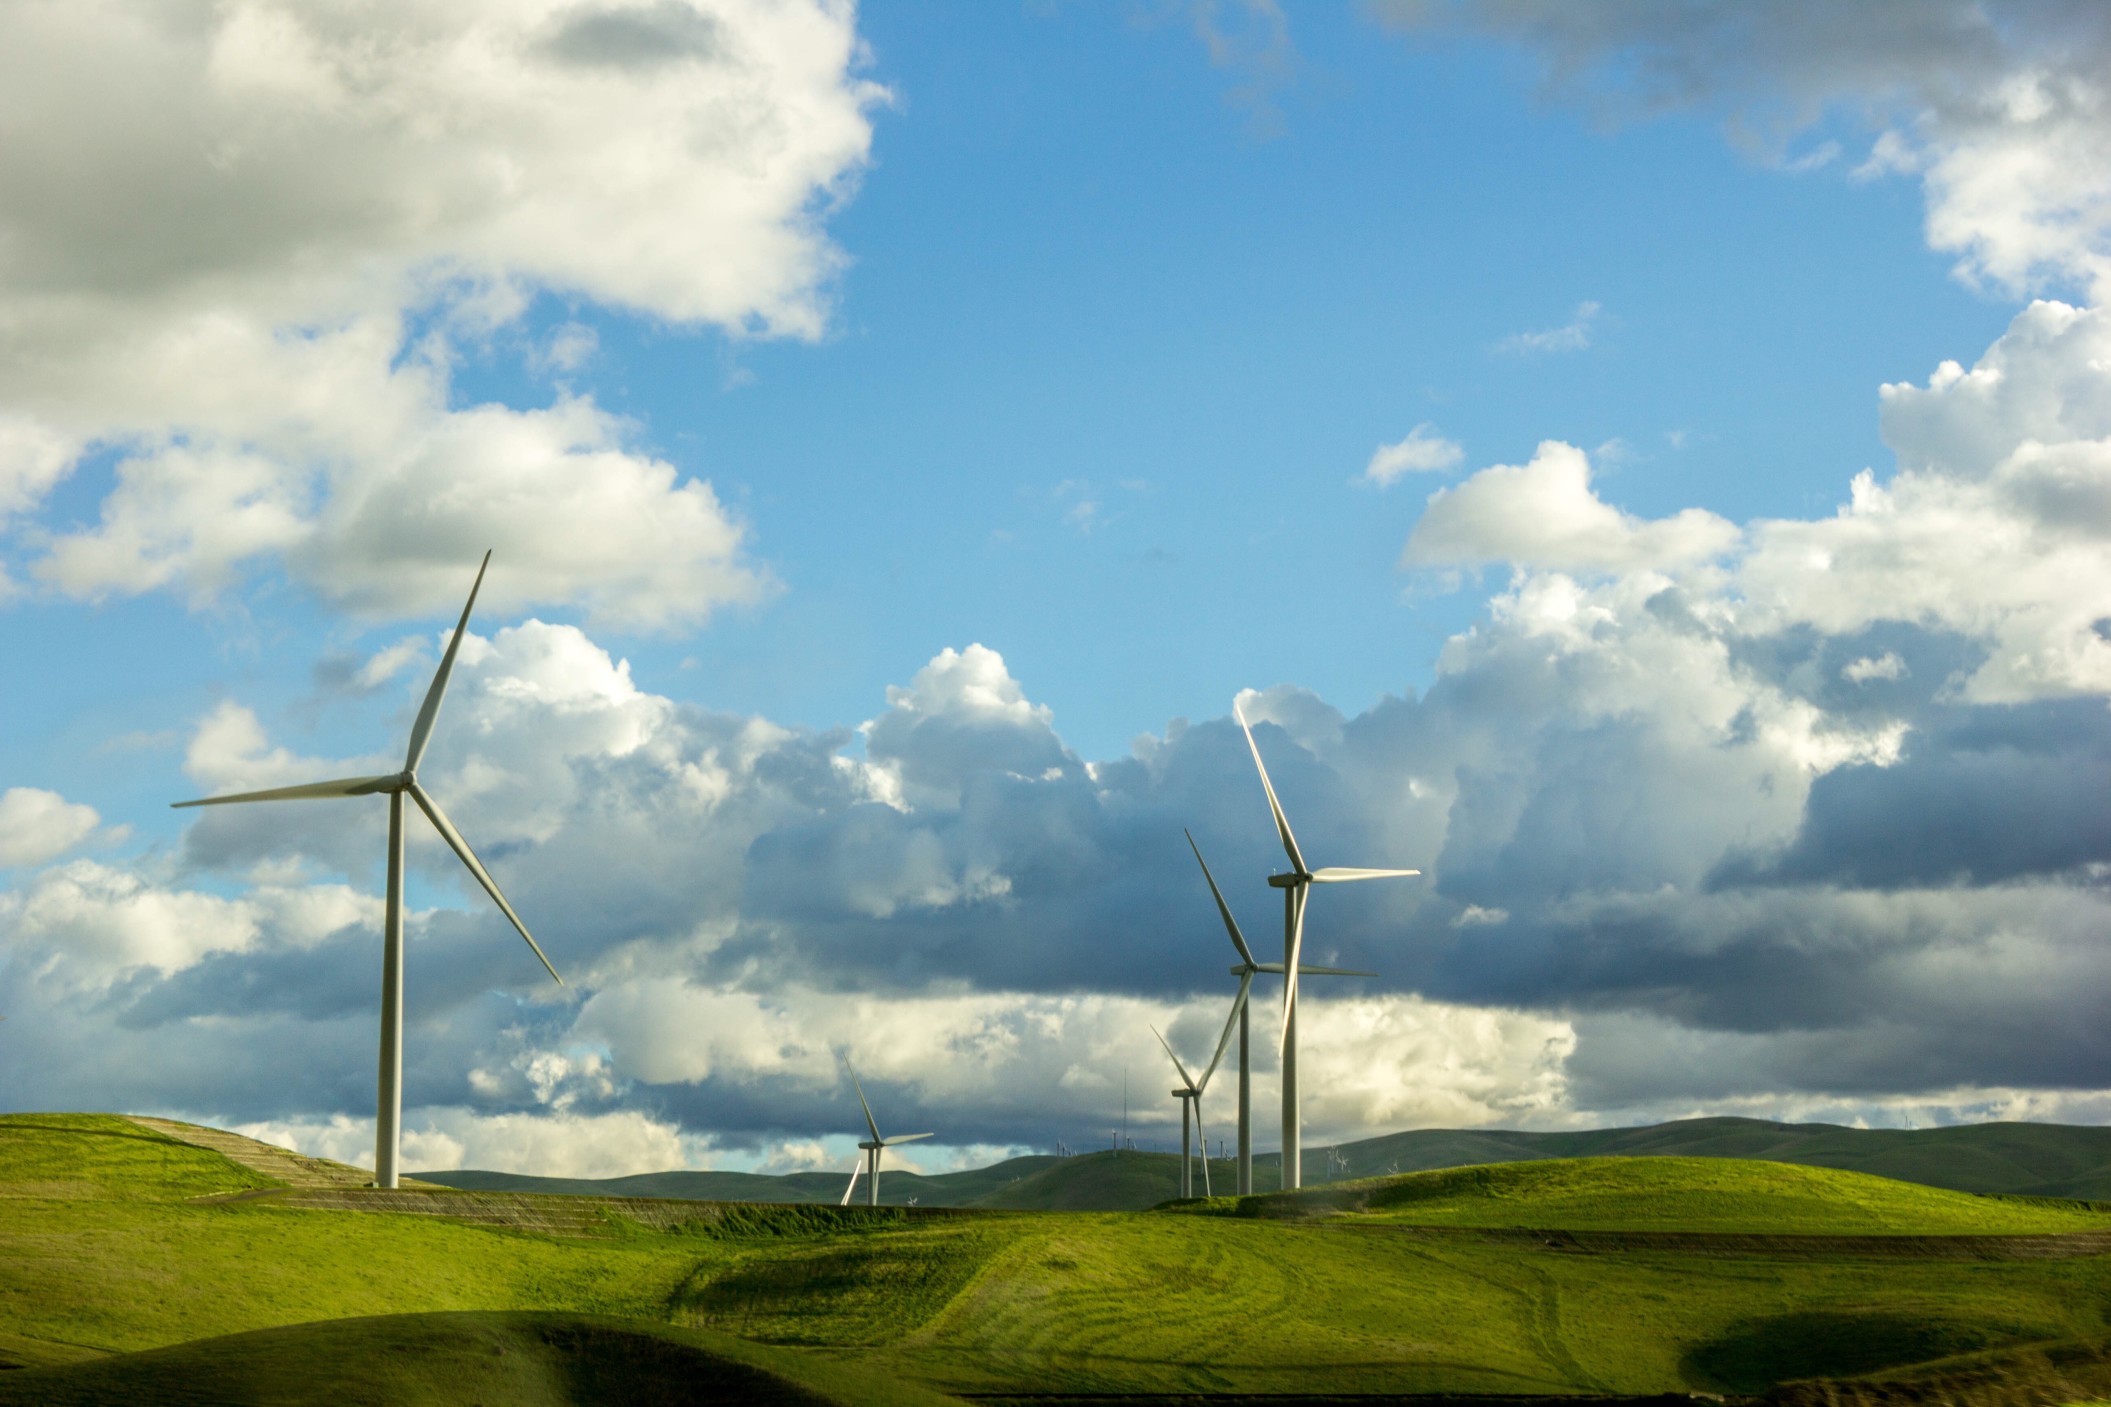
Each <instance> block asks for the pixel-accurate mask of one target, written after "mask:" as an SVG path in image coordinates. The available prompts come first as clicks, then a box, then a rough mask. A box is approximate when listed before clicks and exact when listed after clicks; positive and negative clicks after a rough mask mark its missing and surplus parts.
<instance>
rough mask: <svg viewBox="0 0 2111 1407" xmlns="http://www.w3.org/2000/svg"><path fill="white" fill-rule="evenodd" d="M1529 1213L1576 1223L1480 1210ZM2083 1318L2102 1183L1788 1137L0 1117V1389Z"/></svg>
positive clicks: (2108, 1305)
mask: <svg viewBox="0 0 2111 1407" xmlns="http://www.w3.org/2000/svg"><path fill="white" fill-rule="evenodd" d="M1106 1161H1107V1162H1108V1163H1109V1164H1113V1163H1121V1164H1124V1165H1125V1166H1124V1167H1122V1168H1120V1169H1110V1170H1105V1171H1102V1172H1098V1173H1094V1172H1092V1164H1091V1160H1090V1159H1088V1158H1073V1159H1068V1160H1064V1161H1063V1163H1062V1164H1060V1165H1051V1166H1049V1167H1045V1168H1041V1169H1038V1170H1036V1171H1035V1172H1032V1173H1030V1174H1029V1177H1045V1178H1048V1179H1050V1181H1049V1182H1048V1183H1047V1184H1046V1185H1045V1186H1044V1189H1043V1191H1042V1192H1040V1193H1035V1194H1034V1195H1046V1196H1050V1197H1057V1196H1064V1195H1074V1194H1075V1192H1076V1189H1071V1190H1070V1191H1069V1192H1066V1191H1065V1190H1064V1188H1063V1186H1062V1185H1061V1179H1062V1178H1063V1177H1064V1176H1065V1175H1068V1176H1070V1177H1073V1178H1079V1179H1084V1180H1087V1181H1090V1180H1093V1179H1097V1178H1112V1177H1122V1178H1131V1177H1138V1176H1145V1175H1149V1174H1150V1172H1151V1170H1152V1169H1153V1167H1154V1162H1153V1161H1152V1160H1149V1159H1146V1158H1143V1157H1132V1156H1129V1155H1124V1157H1123V1158H1121V1159H1115V1158H1113V1157H1112V1156H1111V1155H1108V1156H1107V1159H1106ZM1170 1162H1171V1160H1170V1159H1167V1160H1165V1164H1169V1163H1170ZM1163 1165H1164V1164H1156V1165H1155V1166H1163ZM1087 1174H1090V1177H1088V1176H1087ZM1026 1181H1028V1178H1021V1180H1020V1183H1018V1184H1014V1183H1010V1182H1006V1183H1004V1184H1003V1190H1004V1191H1005V1192H1006V1193H1007V1194H1008V1195H1012V1196H1019V1195H1022V1193H1021V1191H1020V1188H1021V1185H1022V1184H1024V1183H1025V1182H1026ZM1028 1191H1031V1189H1028ZM1293 1202H1298V1203H1308V1204H1309V1205H1307V1206H1306V1207H1305V1208H1304V1212H1303V1214H1299V1215H1277V1214H1273V1213H1272V1212H1269V1213H1268V1214H1263V1213H1264V1212H1267V1210H1268V1209H1269V1208H1272V1207H1273V1208H1280V1206H1281V1204H1285V1203H1293ZM451 1208H459V1211H453V1210H450V1209H451ZM508 1208H512V1209H513V1210H514V1211H515V1212H517V1213H518V1215H515V1216H513V1217H512V1218H511V1219H510V1220H509V1219H508V1218H507V1216H505V1215H500V1213H503V1212H505V1211H506V1209H508ZM1242 1210H1245V1211H1248V1212H1249V1213H1250V1214H1247V1215H1197V1214H1192V1213H1195V1212H1198V1211H1200V1212H1210V1211H1219V1212H1223V1211H1232V1212H1238V1211H1242ZM560 1212H561V1214H560ZM411 1213H415V1214H411ZM1550 1225H1565V1226H1569V1227H1571V1228H1575V1229H1576V1235H1577V1236H1578V1237H1584V1238H1586V1242H1587V1238H1589V1237H1590V1236H1593V1235H1595V1236H1597V1237H1598V1240H1597V1241H1596V1242H1588V1243H1585V1242H1578V1241H1577V1240H1576V1239H1574V1238H1570V1239H1568V1240H1563V1239H1562V1238H1560V1237H1542V1236H1540V1235H1538V1234H1531V1235H1526V1234H1522V1233H1519V1232H1516V1231H1514V1230H1510V1229H1508V1228H1514V1227H1519V1226H1524V1227H1535V1228H1542V1227H1548V1226H1550ZM1590 1227H1604V1228H1612V1229H1613V1232H1619V1233H1624V1234H1629V1235H1633V1236H1637V1237H1639V1236H1641V1235H1642V1234H1643V1233H1650V1232H1657V1233H1662V1232H1666V1231H1678V1232H1685V1233H1688V1241H1687V1242H1682V1243H1679V1244H1674V1245H1666V1244H1648V1245H1644V1244H1639V1243H1637V1244H1636V1245H1633V1246H1628V1245H1623V1244H1621V1243H1620V1242H1619V1241H1618V1240H1617V1237H1614V1236H1613V1232H1603V1233H1594V1232H1589V1231H1587V1230H1585V1229H1584V1228H1590ZM2058 1228H2068V1230H2065V1231H2064V1232H2063V1231H2059V1230H2057V1229H2058ZM2072 1228H2088V1229H2085V1230H2081V1231H2079V1232H2078V1233H2077V1232H2075V1231H2074V1230H2072ZM1873 1230H1874V1231H1880V1232H1881V1236H1880V1237H1878V1238H1875V1239H1877V1240H1881V1242H1882V1244H1883V1246H1884V1247H1885V1249H1884V1250H1883V1251H1882V1253H1872V1251H1871V1250H1870V1249H1869V1247H1870V1245H1871V1244H1872V1238H1871V1236H1870V1235H1869V1234H1868V1233H1870V1232H1871V1231H1873ZM1960 1230H1962V1231H1970V1232H1989V1231H1996V1232H2000V1233H2003V1234H2010V1233H2031V1234H2036V1235H2038V1236H2040V1237H2044V1236H2045V1235H2046V1234H2047V1232H2048V1231H2049V1230H2050V1231H2052V1232H2053V1239H2041V1240H2038V1241H2033V1242H2029V1243H2028V1244H2027V1245H2026V1244H2024V1243H2015V1242H2009V1241H2001V1240H1997V1239H1992V1238H1981V1239H1977V1240H1959V1239H1958V1238H1957V1237H1956V1235H1955V1234H1954V1233H1956V1232H1959V1231H1960ZM1715 1231H1720V1232H1722V1233H1723V1234H1720V1235H1716V1234H1712V1233H1713V1232H1715ZM1747 1233H1756V1235H1757V1238H1758V1239H1754V1235H1753V1234H1747ZM1769 1234H1771V1235H1773V1236H1774V1237H1775V1238H1776V1239H1777V1240H1779V1241H1784V1242H1786V1241H1794V1242H1795V1243H1796V1246H1795V1248H1794V1251H1793V1253H1789V1252H1787V1251H1784V1250H1782V1249H1781V1248H1780V1247H1778V1246H1774V1245H1772V1244H1770V1243H1765V1240H1764V1238H1765V1237H1766V1236H1767V1235H1769ZM1832 1235H1843V1236H1844V1237H1851V1238H1852V1239H1842V1240H1841V1241H1840V1242H1839V1243H1838V1246H1837V1247H1835V1246H1834V1243H1833V1242H1830V1241H1827V1240H1825V1239H1823V1238H1824V1237H1826V1236H1832ZM2063 1235H2064V1237H2065V1239H2059V1238H2060V1237H2061V1236H2063ZM1608 1238H1611V1239H1608ZM1960 1247H1961V1248H1962V1249H1959V1248H1960ZM379 1316H387V1317H379ZM348 1321H349V1322H348ZM1257 1326H1265V1332H1261V1331H1258V1330H1257ZM230 1336H242V1337H239V1338H235V1337H230ZM2107 1341H2111V1214H2106V1213H2103V1212H2101V1211H2095V1210H2092V1209H2090V1208H2086V1207H2077V1206H2072V1205H2068V1206H2056V1205H2047V1204H2043V1203H2033V1202H2028V1201H2011V1200H2005V1199H1998V1198H1983V1197H1975V1196H1969V1195H1964V1194H1956V1193H1948V1192H1938V1191H1935V1190H1932V1189H1929V1188H1926V1187H1920V1186H1911V1185H1905V1184H1899V1183H1886V1182H1882V1181H1880V1180H1878V1179H1873V1178H1869V1177H1866V1176H1861V1175H1857V1174H1853V1173H1849V1172H1839V1171H1834V1170H1828V1169H1823V1168H1807V1167H1788V1166H1783V1165H1780V1164H1769V1163H1755V1162H1748V1161H1735V1160H1722V1159H1717V1160H1681V1159H1654V1158H1642V1159H1619V1160H1581V1161H1572V1162H1534V1163H1530V1164H1519V1163H1512V1164H1508V1165H1503V1166H1497V1167H1483V1168H1477V1169H1470V1170H1461V1171H1458V1172H1448V1173H1444V1172H1440V1173H1436V1174H1430V1175H1423V1176H1421V1177H1402V1178H1385V1179H1381V1180H1375V1181H1371V1182H1367V1183H1363V1184H1352V1185H1336V1186H1332V1187H1327V1188H1321V1189H1316V1190H1310V1191H1307V1192H1304V1193H1300V1194H1293V1195H1292V1196H1291V1197H1290V1198H1283V1197H1280V1196H1277V1197H1267V1196H1264V1197H1260V1198H1254V1199H1246V1201H1245V1202H1244V1203H1240V1202H1237V1201H1235V1200H1232V1199H1226V1200H1224V1201H1222V1202H1211V1203H1201V1204H1181V1205H1180V1206H1178V1207H1174V1208H1169V1209H1167V1210H1164V1211H1158V1212H1146V1213H1092V1212H1079V1213H1063V1214H1057V1213H1050V1212H1037V1211H1024V1212H1022V1211H1003V1210H968V1211H934V1210H925V1209H908V1208H898V1207H897V1208H882V1209H880V1210H879V1211H867V1210H864V1209H862V1208H851V1209H838V1208H836V1207H833V1206H805V1207H790V1206H775V1207H773V1206H750V1207H727V1206H721V1205H717V1204H706V1203H694V1202H690V1203H680V1202H666V1203H645V1202H627V1203H626V1202H617V1201H613V1200H608V1199H596V1198H579V1197H536V1196H515V1197H512V1198H511V1199H507V1198H493V1197H491V1196H489V1195H486V1194H478V1193H454V1192H447V1191H436V1192H428V1193H416V1192H406V1193H398V1194H389V1193H378V1192H373V1191H362V1190H359V1189H347V1188H343V1187H325V1188H315V1187H285V1186H281V1185H276V1184H275V1183H274V1180H273V1179H271V1178H268V1177H264V1176H262V1175H260V1174H258V1173H257V1172H255V1171H254V1170H252V1169H251V1168H249V1167H246V1166H244V1165H243V1164H241V1163H239V1162H236V1161H232V1160H231V1159H230V1158H229V1157H226V1156H223V1155H222V1154H221V1153H219V1152H216V1151H213V1150H211V1149H206V1148H199V1147H194V1146H191V1145H190V1144H188V1143H181V1142H176V1141H173V1140H171V1139H169V1138H167V1137H164V1136H162V1135H161V1134H159V1133H155V1132H153V1131H150V1130H142V1129H140V1128H139V1127H138V1126H137V1125H134V1124H132V1123H130V1122H129V1121H125V1120H119V1119H113V1118H105V1117H101V1116H84V1115H74V1116H25V1115H16V1116H4V1117H0V1358H4V1360H5V1361H6V1362H9V1363H12V1364H14V1365H19V1367H18V1369H17V1371H7V1372H0V1404H4V1403H7V1402H60V1403H64V1402H69V1401H161V1402H171V1403H173V1402H197V1401H214V1402H222V1401H232V1402H265V1401H271V1402H288V1403H290V1402H309V1401H331V1402H336V1401H358V1400H361V1399H359V1398H358V1397H357V1396H356V1395H354V1388H355V1387H356V1383H357V1381H358V1380H360V1378H361V1375H362V1374H366V1375H368V1376H376V1377H378V1378H385V1379H386V1383H387V1385H389V1392H390V1393H392V1394H393V1395H391V1396H388V1400H391V1401H409V1402H417V1401H419V1400H477V1399H479V1398H480V1399H481V1400H485V1401H491V1402H498V1401H522V1402H531V1403H532V1402H569V1401H584V1400H612V1399H616V1398H617V1396H618V1392H617V1388H616V1387H614V1386H611V1383H612V1382H613V1381H614V1380H613V1379H610V1378H607V1377H596V1376H594V1375H595V1374H604V1373H615V1374H617V1376H618V1378H620V1379H621V1380H622V1385H623V1386H624V1387H626V1388H627V1387H632V1386H635V1388H636V1390H637V1391H638V1393H639V1394H641V1396H640V1397H639V1398H638V1399H637V1400H644V1401H651V1400H654V1399H653V1398H652V1397H651V1396H650V1395H649V1393H650V1392H652V1391H657V1390H658V1389H657V1388H656V1387H654V1386H653V1385H654V1384H655V1383H657V1382H661V1381H664V1376H665V1373H677V1374H679V1373H689V1374H692V1375H694V1376H696V1377H698V1378H700V1379H701V1380H702V1381H704V1382H710V1381H713V1380H714V1378H713V1375H718V1376H717V1378H716V1379H715V1380H716V1381H722V1382H724V1381H731V1380H732V1379H731V1378H728V1376H727V1375H729V1374H730V1375H735V1376H736V1377H737V1373H738V1371H739V1370H740V1369H741V1368H742V1365H745V1368H747V1369H753V1370H756V1371H758V1372H764V1373H768V1374H770V1375H772V1377H771V1378H770V1379H769V1380H768V1381H767V1382H764V1380H762V1379H754V1380H753V1381H755V1382H758V1383H762V1384H763V1386H762V1387H758V1388H757V1391H761V1390H763V1389H764V1388H765V1387H766V1388H767V1390H769V1391H773V1392H775V1391H780V1390H781V1391H783V1392H785V1393H788V1394H789V1393H793V1392H794V1391H795V1390H803V1391H806V1392H809V1393H812V1394H815V1395H816V1396H817V1397H818V1398H820V1399H823V1400H835V1401H840V1402H845V1403H853V1402H873V1403H888V1402H904V1403H907V1402H910V1401H913V1400H915V1399H916V1397H917V1395H918V1394H930V1393H967V1394H984V1395H1011V1394H1043V1395H1046V1394H1076V1395H1078V1396H1080V1397H1085V1396H1089V1395H1095V1394H1096V1395H1101V1396H1102V1397H1104V1396H1105V1395H1140V1394H1204V1395H1210V1396H1214V1397H1220V1398H1221V1397H1223V1396H1226V1395H1231V1396H1236V1395H1240V1394H1248V1393H1285V1394H1289V1393H1296V1394H1411V1393H1425V1394H1427V1393H1451V1394H1464V1393H1484V1394H1511V1395H1518V1394H1527V1395H1529V1394H1549V1395H1582V1396H1597V1397H1600V1398H1604V1397H1615V1398H1617V1397H1620V1396H1623V1395H1625V1396H1639V1395H1644V1394H1655V1393H1674V1392H1714V1393H1758V1392H1762V1391H1769V1390H1776V1391H1778V1392H1780V1393H1784V1394H1789V1395H1790V1396H1793V1394H1794V1393H1796V1392H1805V1391H1806V1389H1803V1388H1794V1387H1793V1386H1792V1385H1793V1384H1794V1383H1795V1382H1796V1381H1797V1380H1801V1379H1812V1378H1826V1379H1836V1378H1837V1379H1840V1380H1841V1381H1840V1382H1838V1383H1832V1382H1829V1383H1828V1384H1827V1385H1826V1386H1825V1387H1824V1389H1823V1392H1824V1393H1825V1394H1830V1396H1823V1395H1820V1396H1809V1397H1807V1400H1809V1401H1811V1402H1813V1403H1815V1402H1818V1401H1826V1402H1832V1403H1840V1402H1849V1401H1853V1402H1870V1403H1874V1402H1877V1401H1883V1400H1910V1399H1906V1398H1896V1397H1894V1398H1886V1397H1885V1396H1884V1394H1886V1393H1894V1392H1898V1393H1903V1392H1908V1391H1910V1392H1912V1393H1917V1394H1919V1397H1918V1399H1917V1400H1920V1401H1925V1402H1945V1403H1959V1404H1971V1407H2009V1404H2016V1407H2021V1404H2022V1403H2025V1402H2030V1403H2033V1404H2036V1403H2056V1402H2067V1401H2078V1400H2083V1399H2086V1398H2089V1397H2104V1396H2111V1353H2107V1352H2106V1343H2107ZM302 1363H313V1364H314V1365H316V1366H315V1369H314V1371H313V1373H312V1375H306V1376H300V1377H299V1378H298V1380H297V1381H291V1382H289V1378H290V1377H291V1376H292V1375H293V1373H294V1368H293V1366H292V1365H298V1364H302ZM631 1363H635V1364H636V1366H637V1373H636V1376H635V1383H633V1382H632V1380H631V1378H630V1376H629V1375H628V1373H627V1369H626V1368H625V1365H626V1364H631ZM274 1365H276V1366H274ZM669 1365H673V1366H672V1367H670V1366H669ZM684 1365H686V1366H684ZM663 1370H664V1373H663ZM304 1371H305V1370H304ZM656 1374H660V1375H662V1376H659V1377H656V1376H655V1375H656ZM333 1375H335V1376H333ZM1901 1383H1905V1384H1909V1386H1906V1387H1901V1386H1898V1385H1899V1384H1901ZM581 1384H586V1385H587V1386H584V1387H582V1386H581ZM1808 1391H1809V1392H1812V1393H1815V1392H1817V1391H1818V1389H1815V1388H1813V1389H1809V1390H1808ZM186 1393H188V1394H189V1395H188V1396H186V1395H185V1394H186ZM69 1394H71V1395H70V1396H69ZM244 1394H248V1395H246V1396H245V1395H244ZM566 1394H570V1396H566ZM1857 1394H1859V1395H1857ZM2062 1394H2064V1396H2063V1395H2062ZM421 1395H422V1397H421ZM783 1400H788V1401H797V1400H811V1399H801V1398H798V1397H796V1396H788V1397H786V1398H784V1399H783ZM923 1400H924V1401H926V1402H928V1401H930V1398H929V1396H928V1395H926V1396H924V1397H923ZM1041 1400H1042V1401H1043V1402H1044V1403H1045V1404H1047V1407H1054V1403H1053V1401H1051V1400H1050V1399H1049V1398H1048V1397H1046V1396H1043V1397H1042V1399H1041Z"/></svg>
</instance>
